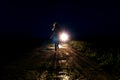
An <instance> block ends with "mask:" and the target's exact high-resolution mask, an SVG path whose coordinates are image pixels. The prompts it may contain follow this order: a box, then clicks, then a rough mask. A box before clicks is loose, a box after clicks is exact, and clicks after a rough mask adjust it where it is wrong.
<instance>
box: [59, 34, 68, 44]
mask: <svg viewBox="0 0 120 80" xmlns="http://www.w3.org/2000/svg"><path fill="white" fill-rule="evenodd" d="M59 39H60V41H63V42H66V41H68V40H69V35H68V34H67V33H65V32H63V33H61V34H60V36H59Z"/></svg>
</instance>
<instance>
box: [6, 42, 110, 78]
mask: <svg viewBox="0 0 120 80" xmlns="http://www.w3.org/2000/svg"><path fill="white" fill-rule="evenodd" d="M59 47H60V48H59V51H57V52H55V51H54V46H53V44H48V45H45V46H42V47H40V48H36V49H35V50H33V51H32V52H31V53H30V54H29V53H28V54H27V55H25V56H23V57H22V59H21V60H18V61H17V63H13V65H14V67H13V66H12V67H11V66H8V67H5V69H6V71H9V72H10V75H8V78H9V79H11V80H111V79H110V78H109V75H108V74H106V73H105V72H104V71H102V70H101V69H99V68H97V64H96V63H94V62H92V61H91V60H90V59H89V58H87V57H85V56H82V55H81V53H80V52H79V51H77V50H75V49H74V48H72V46H70V45H68V44H62V46H59ZM9 68H10V69H9ZM11 75H14V77H13V76H11Z"/></svg>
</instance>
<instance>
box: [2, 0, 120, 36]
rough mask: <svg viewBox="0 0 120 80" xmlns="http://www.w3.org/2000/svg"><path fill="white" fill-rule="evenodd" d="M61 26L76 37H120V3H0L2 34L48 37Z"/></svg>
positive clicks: (20, 0) (19, 1)
mask: <svg viewBox="0 0 120 80" xmlns="http://www.w3.org/2000/svg"><path fill="white" fill-rule="evenodd" d="M54 21H57V22H59V23H60V24H61V25H62V26H65V27H67V28H68V29H69V30H70V31H71V33H73V34H74V35H76V36H97V35H101V36H103V35H109V36H111V35H113V36H119V35H120V31H119V29H120V6H119V3H117V2H91V1H90V2H87V1H85V2H83V1H79V2H75V1H74V2H72V1H44V2H42V1H40V0H39V1H35V0H33V1H30V0H27V1H24V0H16V1H10V0H6V1H3V2H1V3H0V34H1V35H18V34H19V35H29V36H34V37H48V36H49V35H50V32H51V28H52V23H53V22H54Z"/></svg>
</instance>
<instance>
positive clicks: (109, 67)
mask: <svg viewBox="0 0 120 80" xmlns="http://www.w3.org/2000/svg"><path fill="white" fill-rule="evenodd" d="M69 44H70V45H72V47H73V48H75V49H77V50H78V51H80V52H81V55H83V56H87V57H89V58H91V60H93V61H94V62H96V63H97V65H98V67H99V68H100V69H103V70H104V71H106V72H108V73H109V74H110V75H111V76H113V77H115V78H116V79H119V78H120V69H119V68H120V64H119V63H120V49H119V47H114V46H113V45H112V43H111V45H110V44H109V45H108V46H106V45H107V43H102V44H100V45H99V44H97V43H92V42H84V41H71V42H70V43H69ZM101 45H102V46H101ZM116 46H117V45H116Z"/></svg>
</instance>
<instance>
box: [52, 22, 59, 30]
mask: <svg viewBox="0 0 120 80" xmlns="http://www.w3.org/2000/svg"><path fill="white" fill-rule="evenodd" d="M57 27H58V23H57V22H54V23H53V28H52V31H54V30H55V28H57Z"/></svg>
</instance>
